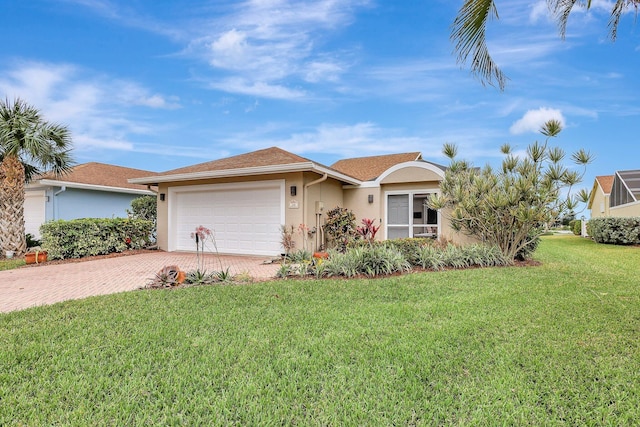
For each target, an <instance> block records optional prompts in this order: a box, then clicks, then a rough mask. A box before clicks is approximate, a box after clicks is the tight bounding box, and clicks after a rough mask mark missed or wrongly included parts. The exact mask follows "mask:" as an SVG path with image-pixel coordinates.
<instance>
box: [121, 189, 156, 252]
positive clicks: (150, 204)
mask: <svg viewBox="0 0 640 427" xmlns="http://www.w3.org/2000/svg"><path fill="white" fill-rule="evenodd" d="M127 215H129V218H132V219H144V220H147V221H151V222H152V223H153V231H152V232H151V236H150V237H151V240H152V241H155V240H156V230H157V227H158V200H157V199H156V197H155V196H140V197H136V198H135V199H133V200H132V201H131V209H130V210H129V209H127Z"/></svg>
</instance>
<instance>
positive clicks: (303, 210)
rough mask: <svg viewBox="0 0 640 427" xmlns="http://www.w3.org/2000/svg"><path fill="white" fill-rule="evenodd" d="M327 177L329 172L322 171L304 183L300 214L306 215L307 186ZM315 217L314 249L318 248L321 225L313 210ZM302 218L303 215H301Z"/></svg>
mask: <svg viewBox="0 0 640 427" xmlns="http://www.w3.org/2000/svg"><path fill="white" fill-rule="evenodd" d="M328 177H329V174H327V173H326V172H325V173H324V175H322V177H320V178H318V179H316V180H315V181H311V182H309V183H307V184H305V185H304V194H303V195H302V215H304V216H306V215H307V211H306V206H307V188H309V187H311V186H312V185H316V184H320V183H321V182H324V181H326V180H327V178H328ZM314 214H315V217H316V239H315V245H314V246H315V247H314V248H313V250H314V251H316V250H318V235H319V234H320V233H321V227H320V221H319V217H318V214H317V213H316V212H314ZM303 218H304V217H303Z"/></svg>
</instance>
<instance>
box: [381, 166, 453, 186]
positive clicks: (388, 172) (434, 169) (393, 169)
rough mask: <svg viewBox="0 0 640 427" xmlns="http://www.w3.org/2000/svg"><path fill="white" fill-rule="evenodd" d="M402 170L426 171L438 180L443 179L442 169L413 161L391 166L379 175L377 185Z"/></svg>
mask: <svg viewBox="0 0 640 427" xmlns="http://www.w3.org/2000/svg"><path fill="white" fill-rule="evenodd" d="M404 168H420V169H426V170H428V171H431V172H433V173H435V174H436V175H438V176H439V177H440V178H442V179H444V171H443V170H442V169H440V168H438V167H436V166H434V165H432V164H431V163H427V162H416V161H413V162H404V163H398V164H397V165H394V166H391V167H390V168H389V169H387V170H386V171H384V172H383V173H382V175H380V176H379V177H378V178H376V181H377V182H378V183H381V182H382V180H383V179H385V178H386V177H388V176H389V175H391V174H392V173H394V172H396V171H398V170H400V169H404Z"/></svg>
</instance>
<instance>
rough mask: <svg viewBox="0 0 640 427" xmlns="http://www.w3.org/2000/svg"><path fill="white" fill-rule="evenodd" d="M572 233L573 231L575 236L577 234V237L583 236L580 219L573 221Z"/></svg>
mask: <svg viewBox="0 0 640 427" xmlns="http://www.w3.org/2000/svg"><path fill="white" fill-rule="evenodd" d="M571 231H573V234H575V235H576V236H581V235H582V221H581V220H579V219H576V220H574V221H573V225H572V226H571Z"/></svg>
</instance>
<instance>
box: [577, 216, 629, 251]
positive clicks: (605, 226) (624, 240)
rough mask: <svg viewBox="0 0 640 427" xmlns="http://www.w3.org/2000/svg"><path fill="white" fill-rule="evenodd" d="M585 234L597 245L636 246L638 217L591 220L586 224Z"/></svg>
mask: <svg viewBox="0 0 640 427" xmlns="http://www.w3.org/2000/svg"><path fill="white" fill-rule="evenodd" d="M587 233H588V234H589V236H591V237H592V238H593V240H595V241H596V242H598V243H610V244H614V245H638V244H640V217H630V218H611V217H609V218H593V219H591V220H589V222H588V223H587Z"/></svg>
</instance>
